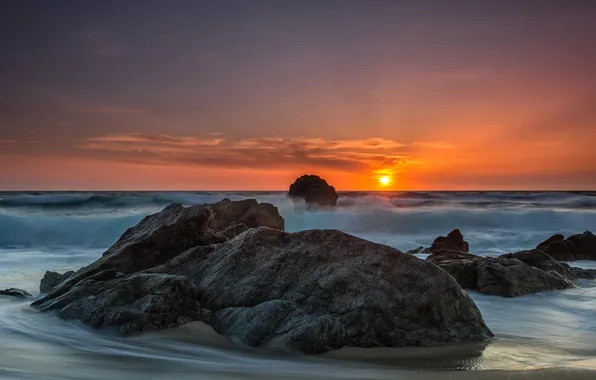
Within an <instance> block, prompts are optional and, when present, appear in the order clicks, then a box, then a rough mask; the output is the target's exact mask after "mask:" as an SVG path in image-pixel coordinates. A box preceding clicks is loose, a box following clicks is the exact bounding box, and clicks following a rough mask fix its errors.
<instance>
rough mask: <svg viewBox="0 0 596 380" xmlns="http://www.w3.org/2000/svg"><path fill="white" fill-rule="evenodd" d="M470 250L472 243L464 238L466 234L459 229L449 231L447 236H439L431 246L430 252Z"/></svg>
mask: <svg viewBox="0 0 596 380" xmlns="http://www.w3.org/2000/svg"><path fill="white" fill-rule="evenodd" d="M469 250H470V245H469V244H468V242H467V241H465V240H464V236H463V235H462V233H461V232H460V231H459V230H458V229H455V230H453V231H451V232H449V234H448V235H447V236H439V237H438V238H436V239H435V241H433V243H432V245H431V246H430V248H429V251H430V252H438V251H450V252H468V251H469Z"/></svg>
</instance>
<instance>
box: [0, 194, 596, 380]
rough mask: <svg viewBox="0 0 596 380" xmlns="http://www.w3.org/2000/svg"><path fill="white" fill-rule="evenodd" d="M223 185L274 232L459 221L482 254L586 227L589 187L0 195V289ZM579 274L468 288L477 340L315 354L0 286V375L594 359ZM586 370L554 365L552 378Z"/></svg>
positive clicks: (373, 230) (410, 242)
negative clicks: (480, 331) (321, 203)
mask: <svg viewBox="0 0 596 380" xmlns="http://www.w3.org/2000/svg"><path fill="white" fill-rule="evenodd" d="M223 197H229V198H231V199H242V198H247V197H251V198H252V197H255V198H257V199H258V200H260V201H266V202H270V203H273V204H275V205H276V206H277V207H278V208H279V210H280V212H281V214H282V215H283V216H284V218H285V221H286V229H287V230H288V231H298V230H303V229H311V228H333V229H340V230H344V231H346V232H349V233H352V234H355V235H357V236H361V237H363V238H366V239H370V240H374V241H378V242H381V243H384V244H389V245H392V246H394V247H397V248H399V249H402V250H407V249H410V248H414V247H417V246H419V245H424V246H428V245H429V244H430V243H431V242H432V240H433V239H434V238H435V237H436V236H438V235H444V234H446V233H448V232H449V231H450V230H451V229H453V228H460V229H461V230H462V232H463V233H464V235H465V237H466V239H467V240H468V241H469V242H470V246H471V249H472V251H474V252H477V253H482V254H489V255H490V254H499V253H503V252H509V251H514V250H518V249H525V248H532V247H534V246H535V245H536V244H538V243H539V242H540V241H542V240H544V239H546V238H547V237H549V236H550V235H551V234H553V233H559V232H560V233H564V234H566V235H568V234H572V233H578V232H583V231H584V230H588V229H591V230H593V231H594V230H596V210H594V208H593V202H594V200H595V199H596V198H595V197H593V196H590V195H582V194H575V193H573V194H570V193H529V194H526V193H488V194H484V193H464V194H454V193H380V194H379V193H377V194H375V193H348V194H342V197H341V198H340V204H339V207H338V208H336V209H334V210H322V211H317V212H300V211H299V210H296V209H295V208H294V206H293V205H292V203H290V202H289V201H288V200H287V199H286V198H285V197H284V195H283V194H281V193H246V194H244V193H37V194H15V193H2V194H0V287H2V288H4V287H11V286H15V287H21V288H24V289H26V290H28V291H30V292H31V293H33V294H36V293H37V287H38V285H39V279H40V277H41V276H42V275H43V273H44V271H45V270H57V271H65V270H69V269H74V270H76V269H78V268H80V267H81V266H84V265H86V264H88V263H90V262H92V261H93V260H95V259H96V258H98V257H100V255H101V253H102V251H103V250H104V249H105V248H107V247H108V246H109V245H110V244H111V243H113V242H114V241H115V240H116V239H117V238H118V237H119V236H120V234H121V233H122V232H124V230H125V229H126V228H128V227H130V226H132V225H134V224H135V223H137V222H138V221H139V220H140V219H141V218H142V217H143V216H144V215H146V214H149V213H152V212H157V211H159V210H160V209H161V208H162V207H164V206H165V205H166V204H168V203H170V202H180V203H183V204H186V205H190V204H201V203H211V202H215V201H218V200H220V199H222V198H223ZM581 205H584V206H581ZM585 205H587V206H585ZM573 265H580V266H589V265H592V266H593V265H594V264H593V263H591V262H586V263H582V262H576V263H573ZM580 285H581V287H580V288H576V289H568V290H564V291H555V292H547V293H541V294H536V295H531V296H526V297H521V298H515V299H507V298H500V297H491V296H485V295H481V294H476V293H474V292H471V293H470V294H471V297H472V298H473V299H474V300H475V302H476V303H477V304H478V306H479V308H480V309H481V311H482V313H483V316H484V318H485V320H486V322H487V324H488V325H489V327H490V328H491V329H492V330H493V331H494V332H495V333H496V335H497V338H496V340H495V341H493V342H492V343H490V344H489V345H488V346H487V347H484V348H482V347H481V348H474V349H473V347H459V348H457V347H454V348H441V349H440V350H439V351H437V350H434V351H433V350H425V349H421V350H409V349H408V350H388V349H380V350H355V351H353V350H351V349H346V350H341V351H340V352H337V353H334V354H331V355H326V356H323V357H316V358H315V357H308V358H305V357H300V356H296V357H285V356H279V355H276V354H272V353H271V352H262V351H258V350H257V351H254V350H248V351H247V350H245V349H242V348H238V347H236V346H230V345H226V342H225V340H222V339H221V337H218V336H216V335H213V334H210V333H209V331H206V330H205V329H204V328H196V326H195V327H192V326H187V327H184V328H183V329H180V330H172V331H163V332H159V333H158V334H147V335H142V336H140V337H136V338H118V337H115V336H112V335H110V334H106V333H102V332H97V331H93V330H90V329H88V328H86V327H83V326H81V325H80V324H79V323H74V322H69V321H63V320H60V319H58V318H56V317H55V316H54V315H53V314H51V313H39V312H37V311H35V310H34V309H31V308H29V307H28V306H27V304H25V303H23V302H19V301H15V300H11V299H7V298H0V352H1V353H2V354H0V378H3V379H4V378H15V379H68V378H72V379H77V378H89V379H105V378H110V379H119V378H122V379H160V378H161V379H171V378H204V379H249V378H253V379H254V378H295V379H302V378H306V377H307V378H313V379H389V378H392V379H396V378H397V379H399V378H410V376H414V375H413V374H415V376H418V377H419V378H425V377H424V376H430V377H429V378H449V376H451V375H450V373H452V372H440V373H438V372H431V373H430V374H428V375H424V376H423V374H420V373H418V372H420V371H423V372H424V371H430V370H432V371H436V370H441V369H499V370H504V369H525V368H528V367H532V366H534V367H536V366H538V367H540V366H575V367H578V366H583V367H586V366H595V367H596V364H594V360H593V359H594V357H596V351H595V349H594V347H596V322H595V321H594V318H593V313H594V310H595V309H596V282H594V281H586V282H583V283H581V284H580ZM73 368H78V369H79V370H73ZM82 368H84V370H82ZM412 371H413V372H412ZM576 371H579V370H576ZM455 374H457V378H461V377H464V378H466V377H468V378H470V379H472V378H474V377H473V376H476V375H474V372H469V373H466V374H462V373H461V372H456V373H455ZM477 374H478V375H477V378H489V376H495V377H494V378H499V377H498V376H499V374H502V376H504V377H507V376H509V375H510V373H509V372H477ZM591 375H593V373H589V374H587V375H586V374H585V373H579V372H563V375H562V376H563V377H561V378H572V376H577V377H578V376H591ZM537 376H540V373H537ZM585 378H589V377H585Z"/></svg>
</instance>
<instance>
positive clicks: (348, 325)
mask: <svg viewBox="0 0 596 380" xmlns="http://www.w3.org/2000/svg"><path fill="white" fill-rule="evenodd" d="M129 254H130V255H132V256H134V252H130V253H129ZM137 254H138V255H141V256H142V255H145V256H146V257H145V259H144V261H142V262H141V265H139V269H145V270H142V271H140V272H137V273H131V274H126V273H123V272H121V271H120V270H118V269H115V268H112V269H104V270H103V271H101V272H98V273H97V272H96V273H93V274H92V275H90V276H87V277H86V276H82V275H80V276H79V280H78V281H77V282H74V281H71V280H70V279H69V280H67V281H66V282H64V283H62V284H60V285H59V286H58V288H56V289H54V290H53V291H52V292H50V293H49V294H48V295H47V296H46V297H44V298H42V299H41V300H40V301H38V302H36V303H35V305H37V306H39V307H40V308H41V309H42V310H58V312H59V314H60V315H61V316H62V317H66V318H76V319H80V320H82V321H83V322H85V323H87V324H89V325H91V326H99V327H101V326H114V327H117V328H119V329H120V330H121V331H123V332H129V331H139V330H143V329H146V328H155V327H158V328H159V327H166V326H170V325H174V326H175V325H178V324H180V323H184V322H185V321H189V320H197V319H199V320H204V321H206V322H207V323H209V324H211V325H212V326H213V327H214V329H215V330H216V331H217V332H219V333H220V334H222V335H225V336H228V337H230V338H231V339H232V340H234V341H238V342H241V343H243V344H246V345H249V346H262V345H273V346H278V347H283V348H289V349H297V350H301V351H304V352H307V353H320V352H325V351H329V350H332V349H336V348H339V347H342V346H345V345H349V346H356V347H376V346H390V347H397V346H409V345H417V346H426V345H433V344H441V343H448V342H449V343H451V342H462V341H483V340H486V339H488V338H490V337H491V336H492V333H491V331H490V330H489V329H488V327H487V326H486V325H485V323H484V321H483V319H482V316H481V314H480V311H479V310H478V308H477V307H476V305H475V304H474V302H473V301H472V300H471V299H470V298H469V297H468V296H467V295H466V294H465V293H464V292H463V291H462V289H461V287H460V286H459V285H458V284H457V282H456V281H455V280H454V279H453V278H452V277H451V276H449V275H448V274H447V273H446V272H444V271H443V270H441V269H440V268H438V267H437V266H435V265H433V264H431V263H429V262H427V261H425V260H420V259H418V258H416V257H414V256H411V255H407V254H404V253H402V252H400V251H398V250H396V249H393V248H391V247H388V246H385V245H381V244H377V243H373V242H369V241H366V240H362V239H359V238H356V237H354V236H351V235H348V234H346V233H343V232H340V231H335V230H312V231H303V232H298V233H285V232H283V231H281V230H279V229H271V228H266V227H261V228H254V229H249V230H247V231H245V232H243V233H241V234H240V235H238V236H236V237H234V238H233V239H230V240H227V241H225V242H223V243H221V244H214V245H209V246H197V247H195V248H192V249H190V250H187V251H185V252H183V253H181V254H178V255H176V256H175V257H173V258H172V259H171V260H169V261H167V262H164V263H161V265H157V266H155V267H153V268H146V265H144V264H145V263H147V262H156V261H161V259H160V260H157V259H153V258H151V257H153V256H157V257H162V256H161V255H163V253H162V252H160V251H159V250H158V251H153V250H147V251H141V252H137ZM105 257H110V256H109V255H108V256H105ZM105 257H104V258H102V259H101V260H104V259H105ZM101 260H100V261H101ZM131 263H133V264H134V261H131ZM91 266H93V264H92V265H91ZM96 266H97V264H96ZM125 268H126V269H129V270H131V269H133V267H132V266H130V265H128V266H125ZM81 273H85V272H84V271H83V272H81ZM129 273H130V272H129ZM171 294H172V296H170V295H171ZM193 302H194V303H193ZM208 310H209V311H211V312H212V314H210V313H209V311H208ZM208 315H211V317H206V316H208ZM159 318H161V319H159Z"/></svg>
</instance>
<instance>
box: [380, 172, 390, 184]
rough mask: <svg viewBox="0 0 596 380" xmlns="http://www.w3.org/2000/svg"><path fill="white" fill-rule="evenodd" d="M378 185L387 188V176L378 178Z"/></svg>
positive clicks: (388, 179) (388, 180) (388, 181)
mask: <svg viewBox="0 0 596 380" xmlns="http://www.w3.org/2000/svg"><path fill="white" fill-rule="evenodd" d="M379 183H380V184H381V185H383V186H387V185H389V184H390V183H391V178H389V176H387V175H384V176H381V177H379Z"/></svg>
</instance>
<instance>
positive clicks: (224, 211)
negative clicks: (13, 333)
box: [37, 198, 284, 303]
mask: <svg viewBox="0 0 596 380" xmlns="http://www.w3.org/2000/svg"><path fill="white" fill-rule="evenodd" d="M259 226H266V227H271V228H276V229H283V228H284V220H283V218H282V217H281V216H280V215H279V212H278V210H277V208H276V207H275V206H273V205H271V204H268V203H258V202H257V201H256V200H254V199H246V200H242V201H236V202H233V201H231V200H229V199H227V198H226V199H224V200H222V201H220V202H217V203H215V204H212V205H197V206H192V207H184V206H182V205H181V204H177V203H175V204H171V205H169V206H167V207H165V208H164V209H163V210H161V211H160V212H158V213H156V214H153V215H149V216H147V217H145V218H143V220H141V221H140V222H139V223H138V224H137V225H136V226H134V227H131V228H129V229H128V230H126V232H124V234H123V235H122V236H121V237H120V239H118V241H117V242H116V243H114V245H112V246H111V247H110V248H109V249H108V250H107V251H106V252H104V254H103V256H102V258H101V259H99V260H98V261H96V262H94V263H92V264H91V265H89V266H87V267H84V268H81V269H79V270H78V271H77V272H76V273H74V274H73V275H71V276H69V278H68V279H66V280H65V281H63V282H61V283H60V284H59V285H57V286H56V287H54V288H53V289H51V291H50V292H49V293H48V294H47V295H46V296H45V297H42V298H41V299H40V300H38V301H37V302H38V303H43V302H44V300H45V299H48V298H55V297H57V296H60V295H62V294H63V293H65V292H67V291H69V290H70V289H71V288H72V287H73V286H74V285H75V284H77V283H79V282H80V281H82V280H84V279H86V278H89V277H90V276H94V275H96V274H98V273H102V272H105V271H112V270H113V271H116V272H119V273H123V274H129V273H134V272H138V271H141V270H143V269H148V268H151V267H154V266H156V265H160V264H163V263H165V262H167V261H168V260H170V259H172V258H173V257H176V256H177V255H179V254H180V253H181V252H184V251H185V250H187V249H189V248H193V247H196V246H203V245H210V244H218V243H223V242H225V241H227V240H229V239H230V238H231V237H233V236H235V233H236V232H239V231H244V230H246V229H248V228H254V227H259Z"/></svg>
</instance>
